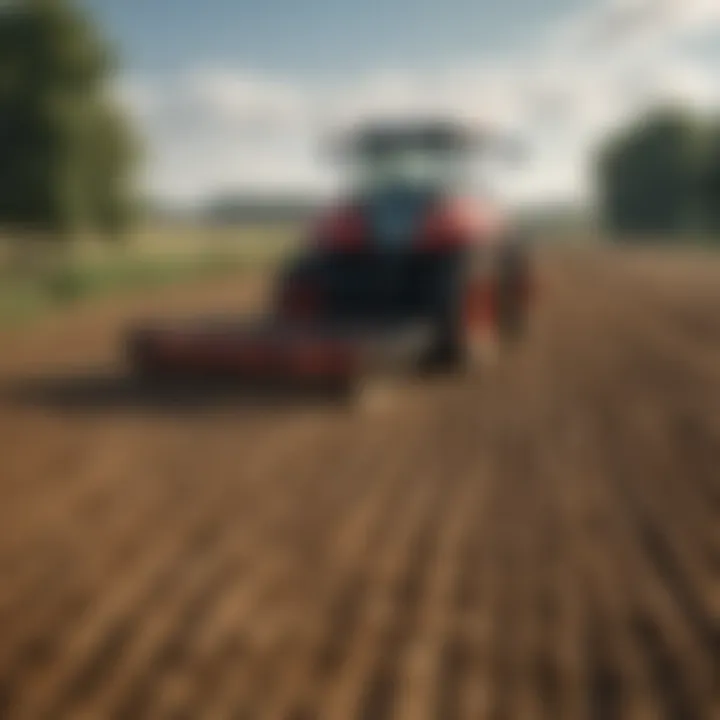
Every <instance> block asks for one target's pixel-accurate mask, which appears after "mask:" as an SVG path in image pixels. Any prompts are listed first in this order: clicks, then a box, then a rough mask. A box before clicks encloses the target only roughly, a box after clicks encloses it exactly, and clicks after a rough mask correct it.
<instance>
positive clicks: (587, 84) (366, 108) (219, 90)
mask: <svg viewBox="0 0 720 720" xmlns="http://www.w3.org/2000/svg"><path fill="white" fill-rule="evenodd" d="M703 37H705V38H707V37H720V0H607V1H605V2H597V3H595V4H594V5H593V6H592V7H590V8H589V9H586V10H584V11H582V12H580V13H577V14H575V15H574V16H571V17H569V18H564V19H561V20H560V21H559V22H557V23H556V24H554V25H553V26H551V27H550V28H549V29H548V32H547V33H546V34H545V36H544V39H542V40H541V41H540V42H539V43H538V46H537V47H536V48H534V49H531V50H530V51H526V52H523V53H518V54H517V55H515V56H508V57H498V58H497V59H496V60H495V61H494V62H492V63H489V62H487V61H483V62H479V63H478V64H477V66H474V67H473V66H468V67H463V68H457V69H454V70H450V71H443V72H437V73H427V72H426V73H421V72H419V71H416V70H412V69H411V70H403V69H396V70H390V69H389V70H388V71H386V72H383V73H380V74H376V75H373V76H370V77H365V78H354V79H350V80H349V81H348V82H347V83H345V84H343V85H342V86H327V85H319V84H313V83H309V82H301V81H298V80H294V79H282V78H271V77H264V76H262V75H259V74H257V73H249V72H246V71H244V70H242V69H235V68H228V67H221V68H217V67H216V68H199V69H196V70H194V71H192V72H187V73H179V74H177V75H174V76H171V77H164V78H159V77H158V78H143V79H134V80H126V81H125V82H123V83H121V85H120V87H119V96H120V97H121V98H122V99H123V100H124V102H125V103H126V104H127V105H128V106H129V107H130V108H131V110H132V111H133V113H134V114H135V116H136V118H137V120H138V122H139V124H140V126H141V128H142V129H143V131H144V133H145V135H146V137H147V145H148V148H149V158H148V172H147V183H148V186H149V187H150V189H151V190H152V191H153V192H154V193H156V194H158V195H162V196H165V197H172V198H178V199H185V200H192V199H198V198H200V197H202V196H204V195H206V194H210V193H213V192H215V191H217V190H219V189H227V188H233V187H235V188H243V189H257V188H264V189H272V188H278V189H280V188H282V189H290V188H300V187H313V188H321V187H322V188H325V187H328V185H329V183H330V181H329V177H328V174H327V168H323V167H322V166H321V165H320V163H319V162H318V160H317V153H316V150H317V146H318V144H319V142H320V139H321V137H322V136H323V134H324V133H325V131H326V130H327V129H328V128H329V127H334V126H337V125H338V124H349V123H351V122H353V121H355V120H358V119H360V118H364V117H368V116H377V115H398V114H400V115H408V114H413V113H421V114H429V113H433V112H447V113H451V114H453V115H457V116H460V117H463V118H465V119H473V120H478V121H483V122H486V123H490V124H495V125H498V126H501V127H507V128H513V129H514V131H516V132H518V133H519V134H521V135H522V136H523V137H524V138H526V139H527V141H528V143H529V144H530V145H531V146H532V147H533V156H532V159H531V160H530V162H529V163H528V164H527V167H526V168H524V169H523V171H522V172H521V173H519V174H518V173H516V174H515V175H513V176H505V177H504V178H499V180H502V182H499V185H501V186H503V191H504V192H505V193H506V194H507V195H509V196H513V197H514V198H516V199H538V198H542V197H553V198H556V197H563V196H565V197H582V196H585V195H587V193H588V191H589V187H590V186H589V177H590V173H589V162H588V161H589V158H590V157H591V153H592V150H593V148H594V146H595V145H596V144H597V142H598V141H599V139H600V138H601V137H602V136H603V135H604V134H605V133H606V132H607V131H608V130H609V129H611V128H613V127H614V126H616V125H618V124H619V123H622V122H625V121H626V120H627V119H628V118H629V117H630V116H632V115H633V114H636V113H638V112H641V111H642V110H643V109H644V108H646V107H648V106H649V105H652V104H653V103H657V102H664V101H669V100H670V101H681V102H685V103H688V104H691V105H693V106H695V107H698V108H700V109H704V110H709V109H717V108H720V90H718V83H717V82H716V77H717V75H718V71H720V68H718V67H713V66H712V65H711V64H710V61H709V60H707V59H703V58H701V57H698V56H696V55H693V53H691V52H689V51H688V43H691V42H692V41H693V40H695V39H697V38H703Z"/></svg>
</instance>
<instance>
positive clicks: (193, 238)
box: [0, 228, 296, 326]
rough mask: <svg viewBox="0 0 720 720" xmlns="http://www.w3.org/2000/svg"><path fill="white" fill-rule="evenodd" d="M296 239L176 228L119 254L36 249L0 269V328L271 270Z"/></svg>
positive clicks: (275, 233) (276, 233)
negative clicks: (143, 293) (120, 298)
mask: <svg viewBox="0 0 720 720" xmlns="http://www.w3.org/2000/svg"><path fill="white" fill-rule="evenodd" d="M295 236H296V232H294V229H291V228H287V229H285V230H284V231H282V229H281V230H278V229H271V230H269V229H266V228H224V229H214V230H212V229H211V230H208V229H202V228H179V229H154V230H146V231H144V232H142V233H138V234H137V236H136V237H135V238H133V239H132V241H131V242H129V243H128V244H127V245H123V246H121V247H112V246H107V245H100V244H97V243H93V242H85V243H79V244H76V245H75V246H74V247H73V248H72V250H69V251H65V252H63V253H57V251H56V249H54V248H49V247H48V246H47V245H46V246H39V245H38V246H35V248H33V249H32V250H31V251H30V254H31V257H30V258H29V260H28V258H27V257H25V258H24V261H23V262H22V263H21V264H20V265H19V266H18V267H13V265H12V264H10V263H8V262H7V261H6V262H5V264H4V265H3V264H2V263H0V326H8V325H22V324H24V323H27V322H28V321H30V320H32V319H34V318H37V317H38V316H41V315H43V314H45V313H47V312H49V311H51V310H54V309H56V308H61V307H67V306H70V305H72V304H76V303H81V302H84V301H87V300H89V299H94V298H98V297H104V296H111V295H117V294H122V293H128V292H133V291H139V290H144V289H149V288H155V287H163V286H167V285H173V284H180V283H183V282H190V281H195V280H200V279H203V278H210V277H221V276H223V275H230V274H237V273H242V272H245V271H249V270H254V269H259V268H264V267H270V266H272V265H273V264H275V263H277V262H278V261H279V260H280V258H281V257H283V256H284V255H285V254H286V253H287V252H288V251H289V249H290V247H291V246H292V244H293V242H294V238H295ZM23 252H25V250H24V249H23Z"/></svg>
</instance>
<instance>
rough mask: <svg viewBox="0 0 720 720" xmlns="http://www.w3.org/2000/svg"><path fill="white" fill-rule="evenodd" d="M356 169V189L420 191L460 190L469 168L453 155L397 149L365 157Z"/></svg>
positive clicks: (360, 160) (420, 149) (359, 161)
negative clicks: (459, 187)
mask: <svg viewBox="0 0 720 720" xmlns="http://www.w3.org/2000/svg"><path fill="white" fill-rule="evenodd" d="M355 165H356V167H355V175H356V183H355V184H356V186H357V187H360V188H361V189H362V190H365V191H369V192H376V191H383V190H386V189H390V188H409V189H416V190H440V189H450V190H451V189H456V188H458V186H460V185H462V184H463V180H464V179H465V177H466V167H465V163H464V161H463V159H462V157H459V156H458V155H457V154H456V153H453V152H438V151H434V152H428V151H427V150H424V149H422V148H397V149H394V150H389V151H387V152H384V153H378V154H373V155H369V156H363V157H360V158H358V159H357V161H356V164H355Z"/></svg>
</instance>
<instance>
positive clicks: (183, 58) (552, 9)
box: [85, 0, 587, 76]
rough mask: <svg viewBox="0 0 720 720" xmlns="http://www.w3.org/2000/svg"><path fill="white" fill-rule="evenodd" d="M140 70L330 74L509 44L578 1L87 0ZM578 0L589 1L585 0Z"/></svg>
mask: <svg viewBox="0 0 720 720" xmlns="http://www.w3.org/2000/svg"><path fill="white" fill-rule="evenodd" d="M85 4H86V5H88V6H89V7H90V8H92V9H93V10H94V11H95V13H96V14H97V16H98V17H99V18H100V19H101V21H102V22H103V24H104V25H105V27H106V28H107V29H108V31H109V33H110V34H111V36H112V37H113V39H114V40H115V41H116V43H117V44H118V46H119V47H120V49H121V50H122V53H123V57H124V59H125V61H126V63H127V65H128V66H129V67H131V68H133V69H135V70H138V71H153V72H156V71H168V70H176V69H178V68H181V67H185V66H187V65H191V64H198V63H200V64H204V65H212V64H229V63H232V64H235V65H239V66H243V67H247V68H253V69H254V70H256V71H263V72H270V73H280V74H290V75H303V76H307V75H312V76H328V75H330V76H333V75H336V74H341V73H350V74H354V73H363V72H371V71H374V70H380V69H383V68H385V67H388V66H402V67H408V66H410V67H418V68H428V67H430V68H434V67H442V66H448V65H452V64H454V63H457V62H462V61H466V60H467V59H468V58H473V59H477V58H480V57H488V56H493V55H497V54H502V53H507V52H513V51H516V50H517V49H518V48H521V47H522V46H523V45H527V44H528V43H531V42H532V41H533V37H534V35H535V34H536V33H537V31H538V29H542V27H543V26H544V24H545V23H546V22H547V21H548V20H552V19H553V18H555V17H560V16H562V15H563V14H564V13H567V12H569V11H570V10H572V9H573V8H577V7H582V5H583V0H506V1H504V2H498V1H497V0H367V1H366V2H358V0H205V1H204V2H197V0H122V2H118V0H85ZM585 4H587V3H586V2H585Z"/></svg>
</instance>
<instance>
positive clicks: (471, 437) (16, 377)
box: [0, 250, 720, 720]
mask: <svg viewBox="0 0 720 720" xmlns="http://www.w3.org/2000/svg"><path fill="white" fill-rule="evenodd" d="M540 271H541V292H540V299H539V304H538V309H537V315H536V317H535V322H534V325H533V327H532V332H531V335H530V337H529V338H528V339H527V341H526V342H524V343H523V344H522V345H520V346H518V347H516V348H513V349H508V350H506V351H505V352H504V353H503V356H502V357H501V358H500V362H499V363H498V365H497V367H495V368H493V369H492V370H488V371H486V372H485V373H484V375H482V377H479V378H432V379H427V380H426V381H424V382H419V383H413V382H407V383H403V384H399V385H398V386H397V387H395V388H392V389H390V391H389V396H390V397H389V401H388V402H385V403H383V405H382V406H381V407H377V408H372V407H370V408H355V409H350V408H345V407H338V406H336V405H332V404H325V403H318V402H315V401H313V400H312V399H307V398H301V399H299V400H298V399H291V398H290V397H288V398H282V397H275V398H272V399H269V398H265V399H262V398H253V397H249V396H248V397H243V396H232V397H217V396H211V395H208V396H200V397H198V396H193V397H186V398H179V397H170V396H165V395H163V394H154V393H152V394H143V393H132V392H130V390H129V389H128V387H127V386H126V385H125V384H124V381H123V379H122V372H123V370H122V367H120V366H119V364H118V363H117V361H116V360H115V358H116V356H117V353H116V350H117V347H116V339H117V337H118V333H119V332H120V330H121V328H122V327H123V324H124V323H125V321H126V320H128V319H129V318H132V317H137V316H139V315H156V314H163V313H170V314H172V313H178V314H182V313H183V312H187V311H195V312H199V311H205V310H213V311H214V310H218V311H220V310H225V311H227V310H230V311H232V310H234V309H236V308H238V307H249V306H250V305H252V303H253V302H255V300H256V299H257V298H258V297H259V296H261V295H262V292H261V290H262V288H261V286H262V283H259V282H258V283H254V282H245V283H242V284H240V285H238V284H237V283H232V282H228V281H223V282H222V284H220V285H213V286H207V285H205V286H199V287H196V288H184V289H181V290H172V291H163V292H160V293H155V294H148V295H146V296H145V297H142V298H137V299H132V300H131V299H125V300H122V301H114V302H111V301H104V302H103V303H102V304H100V305H97V306H96V307H87V308H85V309H82V310H77V311H73V312H72V313H71V314H66V315H64V316H62V317H55V318H52V319H48V320H47V321H44V322H43V324H42V325H40V326H36V327H35V328H32V329H27V330H24V331H21V332H17V331H13V333H12V334H10V333H5V334H2V335H0V346H1V347H2V350H1V351H0V380H1V382H2V387H3V391H2V398H1V399H0V717H3V718H31V719H34V718H51V719H55V718H128V719H130V718H132V719H134V718H261V719H263V720H264V719H268V720H270V719H274V720H275V719H276V720H283V719H287V720H300V719H304V720H310V719H311V718H322V719H328V720H335V719H337V720H346V719H347V720H351V719H355V718H357V719H361V718H362V719H368V720H383V719H387V720H390V719H397V720H426V719H428V720H429V719H430V718H438V719H440V720H455V719H456V718H465V719H484V718H488V719H492V720H500V719H502V718H507V719H508V720H515V719H516V718H517V719H519V720H524V719H525V718H528V719H529V718H548V719H552V720H556V719H557V720H559V719H563V718H567V719H568V720H584V719H587V720H594V719H601V718H602V719H604V718H632V719H635V718H637V719H643V720H644V719H646V718H647V719H652V718H671V719H673V720H694V719H698V720H710V719H711V718H716V717H719V716H720V704H719V701H718V689H719V686H718V663H719V661H718V653H719V652H720V632H719V629H718V622H719V620H718V618H719V615H720V257H712V256H711V255H704V254H701V253H697V254H694V255H692V254H689V253H684V254H680V253H672V254H671V253H669V252H664V253H661V252H651V251H647V252H633V253H629V252H620V251H610V250H604V251H597V250H587V251H566V252H560V251H557V252H552V253H547V255H546V256H543V257H541V258H540Z"/></svg>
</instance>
